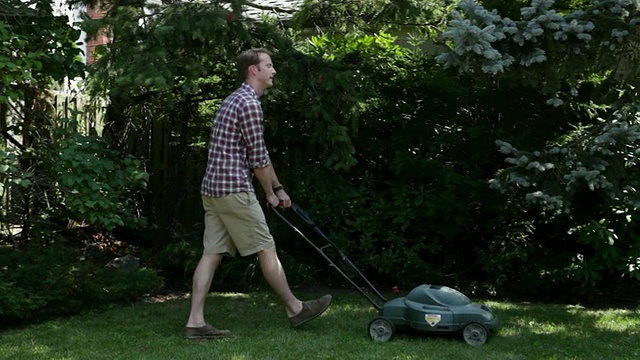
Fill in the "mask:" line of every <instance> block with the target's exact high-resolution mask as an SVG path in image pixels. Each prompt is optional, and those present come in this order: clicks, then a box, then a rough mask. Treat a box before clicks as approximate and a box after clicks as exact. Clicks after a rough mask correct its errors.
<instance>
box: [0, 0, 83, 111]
mask: <svg viewBox="0 0 640 360" xmlns="http://www.w3.org/2000/svg"><path fill="white" fill-rule="evenodd" d="M6 5H7V6H6V7H3V8H2V11H0V69H1V72H2V76H1V77H0V103H8V102H9V101H10V100H12V101H16V100H19V99H21V97H22V96H24V94H25V90H26V89H30V88H31V89H32V88H37V89H39V91H43V90H45V89H46V87H47V86H49V85H51V84H52V82H54V81H61V80H63V79H64V78H65V77H69V78H74V77H77V76H82V75H83V70H84V65H83V63H82V61H81V60H80V49H79V48H78V47H77V45H76V41H77V40H78V37H79V35H80V31H79V30H77V29H74V28H72V27H71V26H69V24H68V18H67V16H55V15H54V14H53V10H52V0H30V1H22V0H8V2H7V3H6Z"/></svg>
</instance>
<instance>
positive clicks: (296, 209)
mask: <svg viewBox="0 0 640 360" xmlns="http://www.w3.org/2000/svg"><path fill="white" fill-rule="evenodd" d="M269 207H270V208H271V209H272V210H273V212H274V213H275V214H276V215H277V216H278V217H279V218H280V219H282V220H283V221H284V222H285V223H286V224H287V225H289V226H290V227H291V228H292V229H293V230H294V231H295V232H296V233H298V235H300V236H301V237H302V238H303V239H304V240H306V242H307V243H309V245H311V247H313V248H314V249H315V250H316V251H317V252H318V253H320V255H322V257H324V259H325V260H327V262H329V265H330V266H331V267H333V268H335V269H336V271H338V273H340V275H342V276H343V277H344V278H345V279H346V280H347V281H348V282H349V283H350V284H351V285H352V286H353V287H354V288H355V289H356V290H358V291H359V292H360V293H361V294H362V295H363V296H364V297H365V298H367V300H369V302H370V303H371V304H372V305H373V306H374V307H375V308H376V309H377V310H378V311H380V310H381V309H382V305H381V304H380V301H376V300H375V299H374V298H373V297H372V296H371V295H370V294H368V293H367V292H365V291H364V290H363V289H362V287H360V286H359V285H358V284H357V283H356V282H355V281H354V280H353V279H352V278H351V277H349V276H348V275H347V274H346V273H345V272H344V271H343V270H342V269H341V268H340V267H339V266H338V265H337V264H336V263H335V262H334V261H333V260H332V259H331V257H330V256H329V255H327V253H326V252H325V249H326V248H328V247H332V248H333V249H334V250H335V251H337V253H338V255H340V258H341V259H342V261H343V262H344V263H345V264H347V265H348V266H349V267H351V269H352V270H354V271H355V273H356V274H357V275H358V276H359V277H360V279H361V280H362V281H364V283H365V284H366V285H367V287H368V288H369V290H371V291H372V292H373V293H374V294H375V295H376V296H377V297H378V298H379V299H380V300H381V301H382V302H383V303H386V302H387V299H385V297H384V296H383V295H382V294H381V293H380V291H378V289H376V287H375V286H373V284H372V283H371V282H370V281H369V279H367V278H366V277H365V276H364V274H363V273H362V272H361V271H360V269H358V268H357V267H356V266H355V264H353V263H352V262H351V260H349V258H348V257H347V256H346V255H345V254H344V253H343V252H342V250H340V248H338V246H336V244H334V243H333V241H331V240H329V238H328V237H327V236H326V235H325V234H324V233H323V232H322V231H321V230H320V229H319V228H318V227H317V226H316V224H315V223H314V222H313V220H311V217H309V214H308V213H307V212H306V211H305V210H304V209H303V208H301V207H300V206H298V205H297V204H295V203H292V204H291V209H292V210H293V212H295V213H296V215H298V216H299V217H300V219H302V220H303V221H304V222H305V223H306V224H307V225H309V226H311V227H312V228H313V230H314V231H315V232H316V234H318V235H319V236H320V237H321V238H322V239H324V240H325V241H326V242H327V244H326V245H322V246H318V245H317V244H316V243H314V242H313V241H311V240H310V239H309V238H308V237H307V236H305V235H304V233H303V232H302V231H300V229H298V228H297V227H296V226H295V225H294V224H293V223H292V222H291V221H289V219H287V217H286V216H284V215H283V214H282V212H281V211H279V210H278V209H283V210H286V209H287V208H284V207H283V206H277V207H275V206H273V205H271V204H269Z"/></svg>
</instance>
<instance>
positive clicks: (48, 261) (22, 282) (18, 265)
mask: <svg viewBox="0 0 640 360" xmlns="http://www.w3.org/2000/svg"><path fill="white" fill-rule="evenodd" d="M0 263H1V264H2V267H1V268H0V289H2V290H3V291H2V292H0V302H1V303H2V304H3V305H2V307H0V321H1V322H2V324H3V325H4V326H9V325H14V324H24V323H26V322H34V321H42V320H44V319H49V318H52V317H58V316H63V315H71V314H77V313H79V312H81V311H84V310H89V309H104V308H105V307H107V306H108V305H110V304H115V303H129V302H132V301H135V300H137V299H139V298H140V296H142V295H143V294H146V293H148V292H150V291H153V290H156V289H158V288H159V286H161V284H162V280H161V279H160V277H158V275H157V274H156V272H155V271H153V270H149V269H144V268H143V269H140V270H137V271H132V272H124V271H119V270H115V269H111V268H106V267H100V266H98V265H97V264H94V263H91V262H89V261H82V260H80V253H79V252H78V251H77V250H72V248H71V247H69V246H68V244H66V243H65V241H64V239H62V238H57V239H51V241H50V242H49V243H48V244H46V245H45V244H41V243H33V244H32V245H31V246H30V247H29V248H28V249H22V250H20V251H18V250H14V249H11V248H9V247H0Z"/></svg>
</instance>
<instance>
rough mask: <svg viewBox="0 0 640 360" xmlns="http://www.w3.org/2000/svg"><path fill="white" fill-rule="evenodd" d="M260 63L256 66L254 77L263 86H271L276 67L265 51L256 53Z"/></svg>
mask: <svg viewBox="0 0 640 360" xmlns="http://www.w3.org/2000/svg"><path fill="white" fill-rule="evenodd" d="M258 56H259V57H260V64H258V66H257V70H258V71H257V73H256V78H257V79H258V80H259V81H260V83H262V84H263V85H264V88H265V89H266V88H269V87H271V86H273V77H274V76H275V75H276V69H275V68H274V67H273V63H272V62H271V56H269V55H268V54H265V53H260V54H258Z"/></svg>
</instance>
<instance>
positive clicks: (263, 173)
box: [253, 159, 291, 207]
mask: <svg viewBox="0 0 640 360" xmlns="http://www.w3.org/2000/svg"><path fill="white" fill-rule="evenodd" d="M253 172H254V174H256V177H257V178H258V181H259V182H260V185H261V186H262V189H263V190H264V193H265V195H266V197H267V201H268V202H269V204H271V205H273V206H278V205H279V204H280V201H282V205H283V206H284V207H290V206H291V199H290V198H289V195H288V194H287V192H286V191H285V190H284V188H282V184H281V183H280V180H278V176H277V175H276V171H275V170H274V169H273V166H272V165H271V159H269V165H267V166H265V167H261V168H255V169H253ZM274 188H280V189H278V190H276V191H275V192H274V191H273V189H274Z"/></svg>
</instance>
